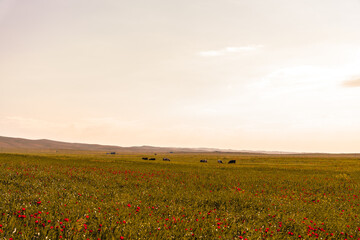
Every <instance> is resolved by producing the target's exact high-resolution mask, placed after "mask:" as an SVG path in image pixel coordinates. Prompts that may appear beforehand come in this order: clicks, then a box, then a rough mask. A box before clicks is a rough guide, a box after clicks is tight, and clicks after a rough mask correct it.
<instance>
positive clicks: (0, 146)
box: [0, 136, 285, 154]
mask: <svg viewBox="0 0 360 240" xmlns="http://www.w3.org/2000/svg"><path fill="white" fill-rule="evenodd" d="M19 151H20V152H24V151H25V152H49V151H59V152H62V151H94V152H119V153H147V152H149V153H150V152H151V153H156V152H158V153H162V152H163V153H164V152H174V153H175V152H178V153H179V152H181V153H186V152H189V153H192V152H200V153H201V152H203V153H210V152H227V153H254V154H266V153H272V154H283V153H285V152H266V151H245V150H241V151H240V150H231V149H217V148H176V147H153V146H134V147H120V146H111V145H100V144H85V143H69V142H60V141H53V140H48V139H39V140H30V139H24V138H12V137H1V136H0V152H19Z"/></svg>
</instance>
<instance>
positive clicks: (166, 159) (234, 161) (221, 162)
mask: <svg viewBox="0 0 360 240" xmlns="http://www.w3.org/2000/svg"><path fill="white" fill-rule="evenodd" d="M142 160H152V161H154V160H156V158H148V157H143V158H142ZM163 161H168V162H170V159H169V158H163ZM200 162H201V163H207V162H208V160H207V159H201V160H200ZM217 162H218V163H220V164H223V161H222V160H220V159H219V160H217ZM234 163H236V160H230V161H229V162H228V164H234Z"/></svg>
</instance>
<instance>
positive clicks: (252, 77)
mask: <svg viewBox="0 0 360 240" xmlns="http://www.w3.org/2000/svg"><path fill="white" fill-rule="evenodd" d="M359 13H360V0H346V1H343V0H316V1H314V0H294V1H288V0H181V1H178V0H177V1H176V0H131V1H125V0H102V1H95V0H86V1H85V0H52V1H46V0H32V1H25V0H0V135H1V136H8V137H22V138H29V139H44V138H46V139H53V140H60V141H69V142H82V143H99V144H111V145H119V146H140V145H152V146H172V147H215V148H225V149H238V150H268V151H296V152H330V153H341V152H360V14H359Z"/></svg>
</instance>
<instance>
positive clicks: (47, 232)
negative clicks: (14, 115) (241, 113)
mask: <svg viewBox="0 0 360 240" xmlns="http://www.w3.org/2000/svg"><path fill="white" fill-rule="evenodd" d="M142 157H155V158H156V160H155V161H146V160H142ZM163 157H168V158H170V160H171V161H170V162H165V161H162V158H163ZM200 159H207V160H208V163H200V162H199V161H200ZM218 159H220V160H222V161H223V162H224V164H219V163H217V160H218ZM231 159H234V160H236V164H227V162H228V161H229V160H231ZM359 204H360V157H359V156H356V155H255V154H224V153H209V154H194V153H192V154H186V153H183V154H176V153H174V154H158V155H157V156H154V154H130V155H121V154H116V155H106V154H90V153H87V154H34V153H32V154H5V153H2V154H0V239H360V206H359Z"/></svg>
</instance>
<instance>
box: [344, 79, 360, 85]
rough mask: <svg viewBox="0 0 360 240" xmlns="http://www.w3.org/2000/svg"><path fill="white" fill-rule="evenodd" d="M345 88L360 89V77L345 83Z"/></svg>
mask: <svg viewBox="0 0 360 240" xmlns="http://www.w3.org/2000/svg"><path fill="white" fill-rule="evenodd" d="M343 86H344V87H360V77H358V78H355V79H351V80H348V81H345V82H343Z"/></svg>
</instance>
